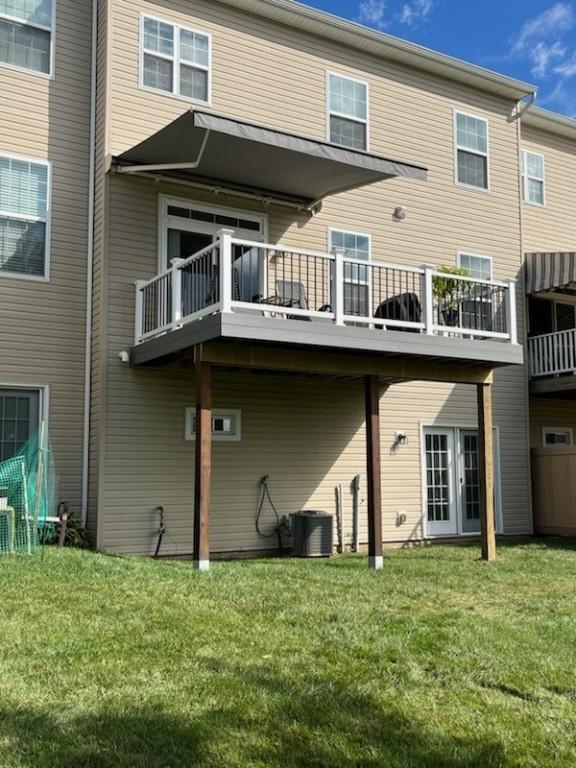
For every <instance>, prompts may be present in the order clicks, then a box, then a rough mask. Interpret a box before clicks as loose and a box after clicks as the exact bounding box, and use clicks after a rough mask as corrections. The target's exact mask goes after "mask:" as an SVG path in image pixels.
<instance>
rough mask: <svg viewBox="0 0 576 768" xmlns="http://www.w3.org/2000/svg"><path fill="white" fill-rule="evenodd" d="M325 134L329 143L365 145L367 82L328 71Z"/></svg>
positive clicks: (366, 135) (346, 145) (353, 145)
mask: <svg viewBox="0 0 576 768" xmlns="http://www.w3.org/2000/svg"><path fill="white" fill-rule="evenodd" d="M328 121H329V126H328V134H329V141H330V142H331V143H332V144H339V145H341V146H343V147H350V148H352V149H361V150H367V149H368V85H367V84H366V83H363V82H362V81H360V80H353V79H352V78H350V77H343V76H342V75H335V74H332V73H329V74H328Z"/></svg>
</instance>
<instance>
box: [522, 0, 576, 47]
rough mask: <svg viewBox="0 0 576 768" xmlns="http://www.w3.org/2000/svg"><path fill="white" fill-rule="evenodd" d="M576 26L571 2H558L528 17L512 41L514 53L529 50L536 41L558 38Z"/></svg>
mask: <svg viewBox="0 0 576 768" xmlns="http://www.w3.org/2000/svg"><path fill="white" fill-rule="evenodd" d="M573 26H574V11H573V9H572V5H571V4H569V3H556V4H555V5H552V6H551V7H550V8H548V9H547V10H546V11H544V12H543V13H541V14H540V15H539V16H535V17H534V18H533V19H528V21H526V22H525V23H524V25H523V26H522V29H521V30H520V32H519V33H518V35H516V37H515V39H514V40H513V41H512V54H516V55H519V54H522V53H526V52H528V51H529V50H530V49H531V47H532V46H533V45H534V43H535V42H536V43H538V42H541V41H546V40H557V39H558V38H559V37H560V36H561V35H562V34H563V33H564V32H568V31H569V30H571V29H572V27H573Z"/></svg>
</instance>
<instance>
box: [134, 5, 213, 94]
mask: <svg viewBox="0 0 576 768" xmlns="http://www.w3.org/2000/svg"><path fill="white" fill-rule="evenodd" d="M141 49H142V54H141V62H140V70H141V74H140V81H141V84H142V87H143V88H149V89H150V90H153V91H160V92H161V93H168V94H171V95H173V96H180V97H182V98H184V99H190V100H191V101H196V102H199V103H201V104H208V102H209V101H210V59H211V41H210V35H207V34H205V33H203V32H198V31H196V30H194V29H188V28H187V27H181V26H178V25H177V24H172V23H170V22H168V21H162V20H161V19H156V18H153V17H152V16H143V17H142V30H141Z"/></svg>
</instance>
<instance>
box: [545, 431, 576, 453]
mask: <svg viewBox="0 0 576 768" xmlns="http://www.w3.org/2000/svg"><path fill="white" fill-rule="evenodd" d="M542 433H543V444H544V448H553V447H555V446H565V445H572V443H573V434H572V430H571V429H563V428H561V427H560V428H558V427H544V429H543V430H542Z"/></svg>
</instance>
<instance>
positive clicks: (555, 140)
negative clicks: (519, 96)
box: [522, 126, 576, 252]
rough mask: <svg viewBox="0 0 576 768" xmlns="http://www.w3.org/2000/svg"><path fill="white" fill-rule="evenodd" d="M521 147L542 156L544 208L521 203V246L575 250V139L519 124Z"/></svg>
mask: <svg viewBox="0 0 576 768" xmlns="http://www.w3.org/2000/svg"><path fill="white" fill-rule="evenodd" d="M522 147H523V149H528V150H530V151H533V152H538V153H540V154H542V155H543V156H544V163H545V177H546V178H545V194H546V205H545V206H544V207H541V206H537V205H530V204H528V203H524V206H523V218H524V249H525V251H526V252H532V251H574V250H576V217H575V216H574V211H575V210H576V186H575V184H574V179H575V178H576V142H575V141H574V140H573V139H568V138H566V137H563V136H558V135H556V134H554V133H552V132H550V133H549V132H547V131H542V130H540V129H536V128H532V127H529V126H523V127H522Z"/></svg>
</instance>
